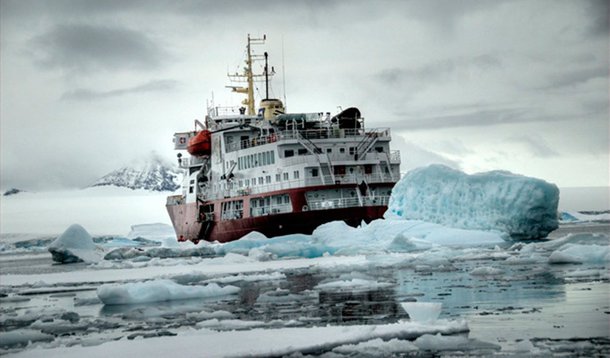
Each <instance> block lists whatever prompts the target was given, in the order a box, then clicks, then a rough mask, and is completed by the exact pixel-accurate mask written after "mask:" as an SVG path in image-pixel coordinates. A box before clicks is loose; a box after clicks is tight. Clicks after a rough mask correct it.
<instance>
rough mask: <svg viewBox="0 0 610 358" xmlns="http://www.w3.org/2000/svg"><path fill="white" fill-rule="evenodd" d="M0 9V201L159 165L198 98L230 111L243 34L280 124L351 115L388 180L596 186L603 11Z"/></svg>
mask: <svg viewBox="0 0 610 358" xmlns="http://www.w3.org/2000/svg"><path fill="white" fill-rule="evenodd" d="M0 4H1V5H0V13H1V19H0V25H1V29H0V30H1V31H0V41H1V42H0V43H1V49H0V56H1V58H0V66H1V67H0V74H1V81H0V85H1V89H0V90H1V92H0V96H1V98H0V115H1V128H0V131H1V143H0V144H1V151H0V153H1V162H0V164H1V175H2V177H1V186H2V189H7V188H10V187H18V188H22V189H26V190H44V189H58V188H70V187H84V186H86V185H88V184H89V183H91V182H93V181H94V180H95V179H97V178H98V177H100V176H102V175H104V174H106V173H107V172H109V171H111V170H113V169H115V168H117V167H119V166H121V165H123V164H126V163H128V162H129V161H131V160H133V159H134V158H137V157H140V156H143V155H146V154H147V153H149V152H150V151H152V150H155V151H156V152H157V153H159V154H161V155H162V156H165V157H167V158H171V159H172V160H173V159H174V158H175V153H174V151H173V145H172V135H173V133H174V132H177V131H185V130H190V129H191V128H193V119H195V118H198V119H202V118H203V117H204V116H205V114H206V101H207V100H210V99H211V98H212V93H213V96H214V99H215V101H216V104H219V105H237V104H238V103H239V101H240V100H241V97H239V96H238V95H235V94H230V93H229V92H228V91H227V90H226V88H225V86H226V85H230V84H231V83H230V82H229V81H228V79H227V77H226V74H227V71H229V72H234V71H236V70H237V69H239V68H240V66H243V62H241V61H242V60H243V59H244V57H243V56H244V53H245V44H246V36H247V34H248V33H250V34H251V35H252V36H253V37H254V36H260V35H262V34H266V35H267V43H266V46H264V47H258V46H257V47H256V48H255V50H256V51H258V53H260V54H262V52H263V51H265V50H266V51H268V52H269V55H270V61H271V64H272V65H273V66H274V67H275V70H276V73H277V74H276V76H275V79H274V82H273V85H272V86H273V94H274V95H275V96H276V97H280V98H281V97H283V96H284V93H285V95H286V97H287V106H288V110H289V111H291V112H320V111H324V112H327V111H329V112H333V113H335V112H336V111H337V108H338V106H341V107H343V108H346V107H349V106H356V107H359V108H360V109H361V111H362V113H363V115H364V117H365V118H366V125H367V126H368V127H390V128H391V129H392V131H393V132H392V133H393V145H394V147H395V149H400V150H401V151H402V158H403V164H402V170H403V171H407V170H409V169H411V168H414V167H417V166H421V165H425V164H429V163H444V164H447V165H450V166H452V167H455V168H459V169H462V170H464V171H466V172H468V173H473V172H479V171H487V170H495V169H503V170H509V171H512V172H515V173H520V174H524V175H529V176H535V177H539V178H542V179H545V180H547V181H550V182H553V183H555V184H557V185H558V186H561V187H566V186H602V185H608V184H609V172H610V169H609V153H608V152H609V147H608V145H609V144H608V143H609V142H608V140H609V106H608V101H609V97H608V96H609V93H608V68H609V61H608V57H609V48H608V41H609V30H608V2H607V1H586V0H579V1H571V0H570V1H561V0H559V1H558V0H551V1H537V0H526V1H468V0H463V1H454V0H446V1H444V0H443V1H441V0H438V1H434V0H433V1H427V0H426V1H321V0H319V1H318V0H314V1H279V0H278V1H273V0H265V1H257V0H253V1H248V0H244V1H179V2H176V1H171V0H167V1H162V0H159V1H155V0H142V1H136V0H133V1H123V0H109V1H103V0H98V1H93V0H90V1H86V0H81V1H62V0H53V1H44V0H39V1H27V0H17V1H7V0H1V1H0ZM282 53H283V56H282ZM282 63H285V66H282ZM257 66H258V67H260V66H262V65H257ZM283 74H285V78H283ZM284 80H285V83H286V88H285V91H284V89H283V82H284ZM259 88H260V89H261V90H264V85H262V84H261V85H259Z"/></svg>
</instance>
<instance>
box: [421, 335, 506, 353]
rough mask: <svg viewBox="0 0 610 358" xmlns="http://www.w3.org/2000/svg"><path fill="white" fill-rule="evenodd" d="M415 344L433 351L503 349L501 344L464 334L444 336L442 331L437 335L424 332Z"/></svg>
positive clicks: (422, 348)
mask: <svg viewBox="0 0 610 358" xmlns="http://www.w3.org/2000/svg"><path fill="white" fill-rule="evenodd" d="M413 344H415V346H417V347H418V348H419V349H420V350H425V351H433V352H438V351H475V350H476V351H480V350H489V351H499V350H500V349H501V347H500V346H498V345H496V344H493V343H487V342H482V341H479V340H476V339H469V338H468V337H464V336H443V335H441V334H440V333H437V334H436V335H432V334H424V335H422V336H421V337H418V338H417V339H416V340H415V342H413Z"/></svg>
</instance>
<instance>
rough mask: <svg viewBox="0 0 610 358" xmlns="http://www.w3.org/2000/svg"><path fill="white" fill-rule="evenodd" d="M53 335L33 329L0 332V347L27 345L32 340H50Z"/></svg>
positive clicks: (52, 338)
mask: <svg viewBox="0 0 610 358" xmlns="http://www.w3.org/2000/svg"><path fill="white" fill-rule="evenodd" d="M54 339H55V337H54V336H53V335H50V334H46V333H41V332H40V331H37V330H33V329H16V330H13V331H9V332H0V348H14V347H20V346H27V345H28V344H30V343H33V342H51V341H52V340H54Z"/></svg>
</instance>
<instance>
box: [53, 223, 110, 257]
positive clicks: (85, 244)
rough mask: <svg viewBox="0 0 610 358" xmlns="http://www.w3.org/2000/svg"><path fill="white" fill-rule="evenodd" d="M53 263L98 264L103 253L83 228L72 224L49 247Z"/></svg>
mask: <svg viewBox="0 0 610 358" xmlns="http://www.w3.org/2000/svg"><path fill="white" fill-rule="evenodd" d="M48 250H49V252H51V255H53V261H56V262H60V263H73V262H83V261H84V262H98V261H100V260H101V259H102V257H103V255H104V252H103V250H102V249H101V248H99V247H98V246H97V245H95V243H94V242H93V238H92V237H91V235H89V233H88V232H87V230H85V228H83V227H82V226H80V225H78V224H73V225H71V226H70V227H69V228H67V229H66V231H64V233H63V234H61V235H60V236H59V237H58V238H57V239H55V241H53V242H52V243H51V244H50V245H49V247H48Z"/></svg>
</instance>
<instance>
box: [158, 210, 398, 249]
mask: <svg viewBox="0 0 610 358" xmlns="http://www.w3.org/2000/svg"><path fill="white" fill-rule="evenodd" d="M167 209H168V212H169V216H170V218H171V220H172V222H173V223H174V228H175V229H176V235H177V236H178V240H180V241H187V240H190V241H194V242H198V241H199V240H202V239H205V240H207V241H218V242H229V241H234V240H237V239H240V238H242V237H243V236H244V235H247V234H248V233H250V232H252V231H258V232H260V233H262V234H264V235H265V236H267V237H274V236H280V235H287V234H311V233H312V232H313V230H314V229H315V228H317V227H318V226H319V225H321V224H324V223H327V222H331V221H335V220H342V221H344V222H345V223H347V224H348V225H350V226H353V227H356V226H358V225H360V224H361V223H362V221H365V222H366V223H369V222H371V221H372V220H375V219H379V218H382V217H383V214H384V213H385V211H386V209H387V206H385V205H381V206H363V207H351V208H339V209H329V210H315V211H301V212H298V213H284V214H274V215H267V216H258V217H252V218H243V219H235V220H227V221H217V222H214V224H213V226H212V228H211V231H210V232H209V235H207V238H202V237H200V232H201V231H202V226H203V225H205V224H204V223H201V222H197V220H196V218H197V216H196V215H197V214H196V213H197V208H196V204H194V203H193V204H182V205H173V206H168V207H167ZM189 214H190V215H189Z"/></svg>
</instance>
